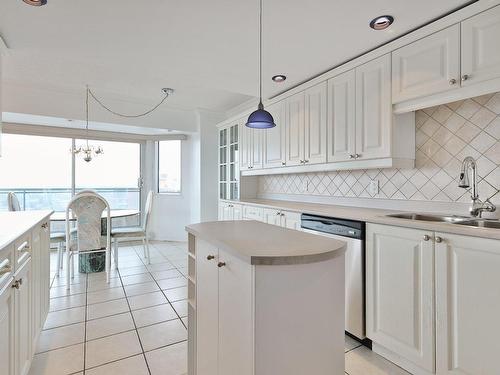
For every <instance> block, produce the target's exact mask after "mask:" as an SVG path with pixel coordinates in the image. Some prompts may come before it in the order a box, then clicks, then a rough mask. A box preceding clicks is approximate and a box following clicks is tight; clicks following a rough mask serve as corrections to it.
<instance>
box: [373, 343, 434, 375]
mask: <svg viewBox="0 0 500 375" xmlns="http://www.w3.org/2000/svg"><path fill="white" fill-rule="evenodd" d="M372 350H373V352H375V353H377V354H378V355H380V356H382V357H384V358H385V359H387V360H389V361H391V362H392V363H394V364H396V365H398V366H399V367H401V368H402V369H404V370H406V371H408V372H409V373H410V374H413V375H434V374H435V371H434V372H429V371H427V370H425V369H423V368H421V367H419V366H417V365H416V364H414V363H413V362H411V361H409V360H407V359H406V358H403V357H401V356H400V355H398V354H396V353H394V352H393V351H391V350H389V349H387V348H385V347H383V346H381V345H379V344H377V343H375V342H372Z"/></svg>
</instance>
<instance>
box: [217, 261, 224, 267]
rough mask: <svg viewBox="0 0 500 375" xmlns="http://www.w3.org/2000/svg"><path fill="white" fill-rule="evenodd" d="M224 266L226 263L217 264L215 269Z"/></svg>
mask: <svg viewBox="0 0 500 375" xmlns="http://www.w3.org/2000/svg"><path fill="white" fill-rule="evenodd" d="M225 265H226V262H219V263H217V267H219V268H221V267H224V266H225Z"/></svg>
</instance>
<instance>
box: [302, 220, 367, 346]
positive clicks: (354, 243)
mask: <svg viewBox="0 0 500 375" xmlns="http://www.w3.org/2000/svg"><path fill="white" fill-rule="evenodd" d="M301 227H302V230H304V231H305V232H309V233H313V234H317V235H322V236H327V237H331V238H335V239H337V240H341V241H345V242H347V249H346V254H345V330H346V332H348V333H350V334H351V335H353V336H355V337H357V338H358V339H360V340H364V339H365V338H366V330H365V223H364V222H360V221H353V220H344V219H336V218H332V217H325V216H315V215H308V214H302V217H301Z"/></svg>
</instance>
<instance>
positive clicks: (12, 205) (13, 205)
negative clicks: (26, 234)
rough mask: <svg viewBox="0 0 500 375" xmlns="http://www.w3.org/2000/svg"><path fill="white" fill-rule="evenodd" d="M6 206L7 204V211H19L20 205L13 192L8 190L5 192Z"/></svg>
mask: <svg viewBox="0 0 500 375" xmlns="http://www.w3.org/2000/svg"><path fill="white" fill-rule="evenodd" d="M7 206H9V211H21V205H20V204H19V199H17V195H16V194H15V193H13V192H10V193H9V194H7Z"/></svg>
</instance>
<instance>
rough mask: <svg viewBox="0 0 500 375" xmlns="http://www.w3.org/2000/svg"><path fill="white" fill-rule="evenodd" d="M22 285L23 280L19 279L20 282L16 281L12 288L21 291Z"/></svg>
mask: <svg viewBox="0 0 500 375" xmlns="http://www.w3.org/2000/svg"><path fill="white" fill-rule="evenodd" d="M22 284H23V279H19V280H16V281H14V284H12V287H13V288H15V289H19V288H20V287H21V285H22Z"/></svg>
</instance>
